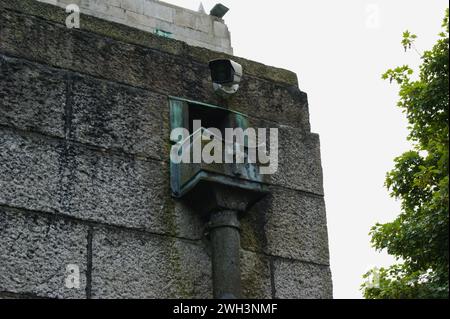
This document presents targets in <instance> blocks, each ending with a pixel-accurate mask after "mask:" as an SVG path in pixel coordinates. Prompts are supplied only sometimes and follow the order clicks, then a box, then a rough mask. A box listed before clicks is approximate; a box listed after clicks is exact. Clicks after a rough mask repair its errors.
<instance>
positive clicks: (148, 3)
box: [144, 0, 175, 23]
mask: <svg viewBox="0 0 450 319" xmlns="http://www.w3.org/2000/svg"><path fill="white" fill-rule="evenodd" d="M144 14H145V15H146V16H149V17H154V18H157V19H160V20H164V21H167V22H169V23H173V17H174V14H175V9H174V8H172V7H168V6H165V5H162V4H160V3H158V2H155V1H153V0H144Z"/></svg>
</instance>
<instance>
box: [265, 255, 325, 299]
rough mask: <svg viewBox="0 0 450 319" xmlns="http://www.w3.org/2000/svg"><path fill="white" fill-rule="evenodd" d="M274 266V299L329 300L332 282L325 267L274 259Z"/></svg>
mask: <svg viewBox="0 0 450 319" xmlns="http://www.w3.org/2000/svg"><path fill="white" fill-rule="evenodd" d="M273 264H274V282H275V298H279V299H330V298H332V297H333V294H332V282H331V273H330V269H329V267H327V266H323V265H315V264H308V263H302V262H298V261H286V260H282V259H276V260H274V262H273Z"/></svg>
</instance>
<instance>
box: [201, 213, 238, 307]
mask: <svg viewBox="0 0 450 319" xmlns="http://www.w3.org/2000/svg"><path fill="white" fill-rule="evenodd" d="M208 229H209V235H210V239H211V245H212V276H213V295H214V298H215V299H240V298H242V291H241V269H240V233H239V231H240V223H239V221H238V212H237V211H234V210H220V211H217V212H213V213H211V217H210V222H209V223H208Z"/></svg>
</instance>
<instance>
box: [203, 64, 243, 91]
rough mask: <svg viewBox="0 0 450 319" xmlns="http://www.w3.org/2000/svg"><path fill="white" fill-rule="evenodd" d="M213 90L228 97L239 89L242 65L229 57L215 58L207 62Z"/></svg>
mask: <svg viewBox="0 0 450 319" xmlns="http://www.w3.org/2000/svg"><path fill="white" fill-rule="evenodd" d="M209 68H210V70H211V79H212V82H213V88H214V91H215V92H216V93H217V94H219V95H220V96H222V97H229V96H230V95H232V94H235V93H236V92H237V91H238V90H239V83H240V82H241V79H242V75H243V69H242V65H240V64H239V63H237V62H234V61H232V60H229V59H216V60H212V61H210V62H209Z"/></svg>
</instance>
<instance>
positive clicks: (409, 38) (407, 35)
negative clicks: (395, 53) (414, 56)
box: [402, 30, 417, 52]
mask: <svg viewBox="0 0 450 319" xmlns="http://www.w3.org/2000/svg"><path fill="white" fill-rule="evenodd" d="M416 39H417V35H415V34H412V33H411V32H409V31H408V30H406V31H405V32H403V40H402V45H403V48H404V49H405V52H406V51H407V50H408V49H411V48H412V46H413V44H414V41H415V40H416Z"/></svg>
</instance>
